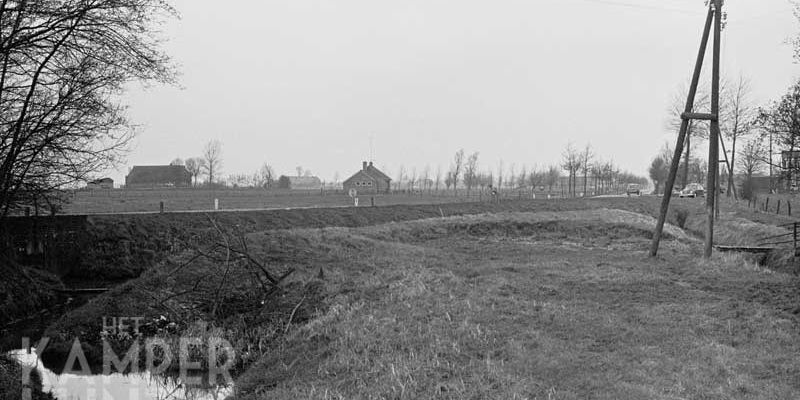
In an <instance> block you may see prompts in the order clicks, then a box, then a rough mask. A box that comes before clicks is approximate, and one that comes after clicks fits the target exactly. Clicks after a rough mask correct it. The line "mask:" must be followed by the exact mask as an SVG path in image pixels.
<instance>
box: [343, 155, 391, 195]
mask: <svg viewBox="0 0 800 400" xmlns="http://www.w3.org/2000/svg"><path fill="white" fill-rule="evenodd" d="M391 183H392V179H391V178H389V177H388V176H387V175H386V174H384V173H383V172H381V170H379V169H377V168H375V166H373V165H372V161H370V162H369V163H367V162H366V161H364V162H363V163H362V164H361V170H360V171H358V172H356V173H355V174H353V176H351V177H349V178H347V180H345V181H344V183H342V188H343V189H344V190H345V191H350V189H355V190H357V191H358V192H359V193H388V192H389V190H390V188H391Z"/></svg>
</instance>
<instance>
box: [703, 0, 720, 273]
mask: <svg viewBox="0 0 800 400" xmlns="http://www.w3.org/2000/svg"><path fill="white" fill-rule="evenodd" d="M714 14H715V15H714V60H713V62H712V67H711V114H713V115H715V116H716V117H717V118H714V119H712V120H711V135H710V139H709V141H708V185H706V188H707V194H706V213H707V214H708V215H707V225H706V240H705V243H704V244H705V246H704V250H705V251H704V252H703V255H704V256H705V258H711V252H712V250H713V247H714V216H715V212H714V210H715V208H716V205H717V203H716V202H715V200H716V198H717V195H718V191H719V190H718V187H717V176H718V175H719V137H720V129H719V64H720V60H719V58H720V50H721V48H722V46H721V44H722V43H721V42H722V0H714Z"/></svg>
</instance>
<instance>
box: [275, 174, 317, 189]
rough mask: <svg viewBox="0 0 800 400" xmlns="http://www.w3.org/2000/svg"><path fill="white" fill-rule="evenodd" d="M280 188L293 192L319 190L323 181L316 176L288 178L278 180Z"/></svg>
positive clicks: (282, 176)
mask: <svg viewBox="0 0 800 400" xmlns="http://www.w3.org/2000/svg"><path fill="white" fill-rule="evenodd" d="M278 187H279V188H281V189H292V190H319V189H322V181H321V180H320V179H319V178H317V177H316V176H286V175H281V177H280V178H278Z"/></svg>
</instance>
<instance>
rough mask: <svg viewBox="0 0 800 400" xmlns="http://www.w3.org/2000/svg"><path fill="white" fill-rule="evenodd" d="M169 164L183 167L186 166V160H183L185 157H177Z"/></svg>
mask: <svg viewBox="0 0 800 400" xmlns="http://www.w3.org/2000/svg"><path fill="white" fill-rule="evenodd" d="M169 165H173V166H181V167H182V166H186V162H185V161H183V159H182V158H176V159H174V160H172V161H171V162H170V163H169Z"/></svg>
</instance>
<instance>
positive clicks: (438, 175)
mask: <svg viewBox="0 0 800 400" xmlns="http://www.w3.org/2000/svg"><path fill="white" fill-rule="evenodd" d="M441 182H442V166H441V165H437V166H436V181H435V185H436V193H439V185H440V184H441Z"/></svg>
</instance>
